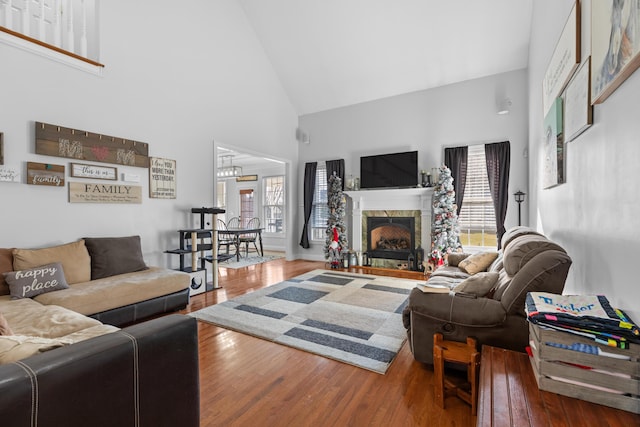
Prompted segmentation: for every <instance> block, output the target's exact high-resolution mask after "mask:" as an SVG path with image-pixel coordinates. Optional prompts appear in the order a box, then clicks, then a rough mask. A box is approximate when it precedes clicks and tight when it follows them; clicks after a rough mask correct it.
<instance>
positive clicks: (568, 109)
mask: <svg viewBox="0 0 640 427" xmlns="http://www.w3.org/2000/svg"><path fill="white" fill-rule="evenodd" d="M589 64H590V61H589V58H587V60H586V61H585V62H584V64H582V65H581V66H580V68H579V69H578V71H577V72H576V74H575V75H574V76H573V79H572V80H571V82H569V84H568V85H567V90H566V91H565V93H564V116H565V117H564V134H565V141H567V142H569V141H572V140H574V139H575V138H577V137H578V135H580V134H581V133H582V132H584V131H585V130H587V129H588V128H589V126H591V124H592V123H593V107H592V106H591V99H590V96H591V91H590V90H589V82H590V81H591V79H590V75H589V71H590V67H589Z"/></svg>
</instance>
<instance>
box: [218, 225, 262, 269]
mask: <svg viewBox="0 0 640 427" xmlns="http://www.w3.org/2000/svg"><path fill="white" fill-rule="evenodd" d="M262 230H263V229H262V228H226V229H223V230H218V234H222V235H226V236H232V237H233V245H234V246H235V248H236V261H240V244H241V243H242V242H241V241H240V237H241V236H243V235H245V234H257V239H258V243H259V249H260V252H259V253H260V256H263V255H264V250H263V249H262Z"/></svg>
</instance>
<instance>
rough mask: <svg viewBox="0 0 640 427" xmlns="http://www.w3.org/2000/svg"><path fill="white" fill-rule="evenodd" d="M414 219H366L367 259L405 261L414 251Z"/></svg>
mask: <svg viewBox="0 0 640 427" xmlns="http://www.w3.org/2000/svg"><path fill="white" fill-rule="evenodd" d="M415 221H416V220H415V218H414V217H367V254H368V256H369V258H386V259H403V260H406V259H407V258H408V257H409V255H410V254H411V252H413V251H414V249H415V246H416V243H415V235H416V224H415Z"/></svg>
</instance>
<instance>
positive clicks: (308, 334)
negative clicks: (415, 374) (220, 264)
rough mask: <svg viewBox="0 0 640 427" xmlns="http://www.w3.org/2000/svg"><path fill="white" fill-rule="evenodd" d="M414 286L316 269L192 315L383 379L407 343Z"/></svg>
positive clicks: (401, 281) (368, 276)
mask: <svg viewBox="0 0 640 427" xmlns="http://www.w3.org/2000/svg"><path fill="white" fill-rule="evenodd" d="M417 283H420V281H417V280H409V279H397V278H392V277H381V276H373V275H363V274H353V273H344V272H334V271H331V270H314V271H310V272H308V273H305V274H303V275H301V276H298V277H295V278H293V279H289V280H286V281H284V282H281V283H278V284H275V285H272V286H269V287H266V288H263V289H260V290H258V291H255V292H251V293H249V294H246V295H242V296H240V297H237V298H234V299H232V300H230V301H226V302H223V303H220V304H217V305H214V306H210V307H207V308H204V309H202V310H199V311H196V312H194V313H191V316H193V317H196V318H197V319H199V320H202V321H205V322H209V323H213V324H216V325H219V326H222V327H225V328H228V329H233V330H235V331H239V332H244V333H247V334H249V335H254V336H256V337H260V338H264V339H267V340H270V341H274V342H277V343H280V344H284V345H288V346H291V347H295V348H298V349H301V350H305V351H308V352H311V353H315V354H319V355H321V356H324V357H328V358H331V359H335V360H339V361H341V362H345V363H349V364H352V365H355V366H359V367H361V368H365V369H369V370H372V371H375V372H378V373H381V374H384V373H385V372H386V371H387V368H388V367H389V365H390V364H391V362H392V361H393V359H394V358H395V356H396V354H397V353H398V351H399V350H400V348H401V347H402V344H403V343H404V341H405V339H406V333H405V330H404V327H403V326H402V319H401V316H402V309H403V308H404V307H405V305H406V304H407V297H408V295H409V293H410V292H411V289H412V288H414V287H415V285H416V284H417Z"/></svg>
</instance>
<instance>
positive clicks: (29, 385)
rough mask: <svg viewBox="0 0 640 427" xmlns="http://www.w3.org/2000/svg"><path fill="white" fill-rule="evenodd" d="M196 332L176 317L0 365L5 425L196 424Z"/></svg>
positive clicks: (0, 417) (191, 322) (0, 410)
mask: <svg viewBox="0 0 640 427" xmlns="http://www.w3.org/2000/svg"><path fill="white" fill-rule="evenodd" d="M199 418H200V403H199V377H198V334H197V325H196V320H195V319H194V318H191V317H188V316H183V315H179V314H172V315H169V316H165V317H161V318H158V319H154V320H150V321H147V322H144V323H139V324H136V325H133V326H130V327H128V328H125V329H122V330H120V331H117V332H113V333H110V334H106V335H102V336H99V337H95V338H91V339H88V340H86V341H81V342H78V343H75V344H72V345H68V346H65V347H60V348H57V349H54V350H50V351H47V352H44V353H41V354H37V355H35V356H31V357H28V358H26V359H22V360H20V361H18V362H14V363H9V364H6V365H0V425H3V426H11V427H23V426H24V427H31V426H36V425H37V426H38V427H48V426H49V427H60V426H64V427H76V426H77V427H87V426H91V427H100V426H105V427H107V426H109V427H114V426H118V427H125V426H132V427H133V426H136V427H138V426H139V427H159V426H181V427H189V426H198V425H199Z"/></svg>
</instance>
